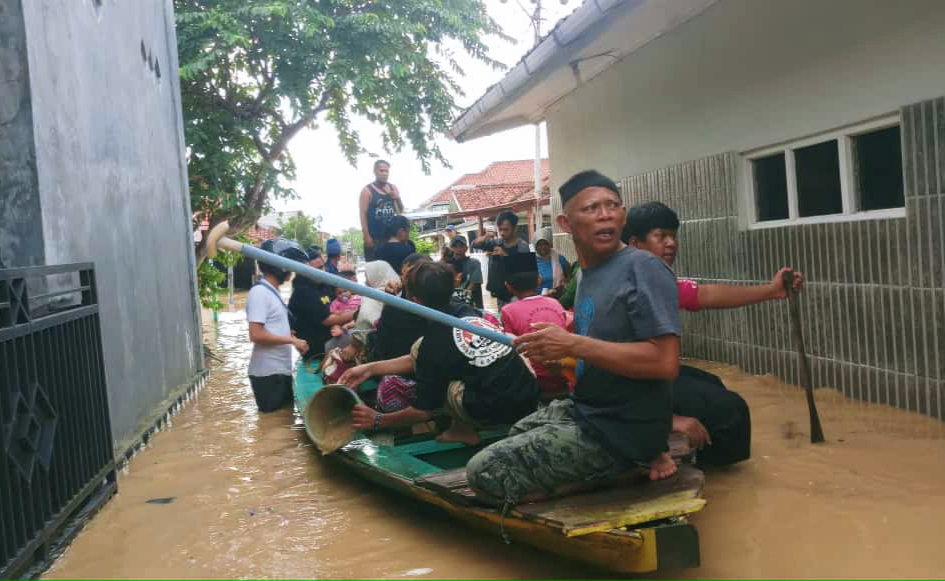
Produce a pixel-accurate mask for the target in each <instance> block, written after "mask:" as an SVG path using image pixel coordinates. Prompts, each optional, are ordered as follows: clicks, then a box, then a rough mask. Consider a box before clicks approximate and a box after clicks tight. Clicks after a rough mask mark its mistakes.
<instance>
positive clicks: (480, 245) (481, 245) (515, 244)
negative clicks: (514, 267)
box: [472, 211, 531, 310]
mask: <svg viewBox="0 0 945 581" xmlns="http://www.w3.org/2000/svg"><path fill="white" fill-rule="evenodd" d="M495 224H496V227H497V228H498V229H499V238H498V239H496V237H495V235H494V234H493V233H492V232H490V231H488V230H487V231H486V232H480V233H479V237H478V238H476V239H475V240H473V242H472V247H473V248H477V249H479V250H484V251H486V252H487V253H488V254H489V278H488V280H487V281H486V290H488V291H489V292H490V293H492V296H494V297H495V299H496V302H497V303H498V305H499V309H500V310H501V309H502V307H504V306H505V305H506V304H507V303H508V302H509V301H511V300H512V293H510V292H509V290H508V289H507V288H505V278H506V277H505V257H507V256H511V255H512V254H517V253H519V252H531V248H529V246H528V242H525V241H524V240H522V239H521V238H519V237H518V232H517V231H516V227H517V226H518V216H516V215H515V214H514V213H512V212H508V211H506V212H502V213H501V214H499V215H498V216H497V217H496V219H495Z"/></svg>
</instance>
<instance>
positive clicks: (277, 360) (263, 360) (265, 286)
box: [246, 280, 292, 377]
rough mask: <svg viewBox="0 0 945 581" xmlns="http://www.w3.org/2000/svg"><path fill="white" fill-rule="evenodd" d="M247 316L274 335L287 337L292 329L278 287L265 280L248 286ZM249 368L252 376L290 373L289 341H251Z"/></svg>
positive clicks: (290, 347)
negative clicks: (271, 342) (283, 343)
mask: <svg viewBox="0 0 945 581" xmlns="http://www.w3.org/2000/svg"><path fill="white" fill-rule="evenodd" d="M246 320H247V321H248V322H250V323H262V324H263V328H264V329H266V330H267V331H269V332H270V333H272V334H273V335H278V336H280V337H288V336H289V335H291V334H292V329H290V328H289V314H288V311H287V309H286V306H285V303H283V302H282V298H281V295H280V294H279V289H277V288H276V287H274V286H272V285H271V284H269V283H268V282H266V281H265V280H263V281H260V282H259V284H257V285H254V286H253V288H251V289H250V290H249V296H247V297H246ZM248 371H249V375H251V376H252V377H266V376H268V375H292V345H257V344H255V343H254V344H253V354H252V355H250V357H249V370H248Z"/></svg>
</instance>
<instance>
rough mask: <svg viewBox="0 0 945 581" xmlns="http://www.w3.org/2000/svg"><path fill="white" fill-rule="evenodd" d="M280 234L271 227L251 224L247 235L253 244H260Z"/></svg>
mask: <svg viewBox="0 0 945 581" xmlns="http://www.w3.org/2000/svg"><path fill="white" fill-rule="evenodd" d="M277 236H278V235H277V234H276V232H275V231H274V230H272V229H271V228H266V227H265V226H260V225H258V224H257V225H256V226H250V227H249V228H247V229H246V237H247V238H249V240H250V242H251V243H252V244H254V245H255V244H258V243H260V242H263V241H264V240H272V239H274V238H276V237H277Z"/></svg>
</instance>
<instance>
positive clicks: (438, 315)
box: [207, 222, 512, 347]
mask: <svg viewBox="0 0 945 581" xmlns="http://www.w3.org/2000/svg"><path fill="white" fill-rule="evenodd" d="M229 229H230V225H229V223H227V222H221V223H219V224H217V225H216V226H214V227H213V229H212V230H210V232H208V233H207V255H208V256H209V257H210V258H213V257H214V256H216V254H217V248H222V249H224V250H229V251H230V252H238V253H240V254H242V255H244V256H247V257H249V258H253V259H255V260H258V261H260V262H265V263H266V264H271V265H272V266H275V267H278V268H282V269H285V270H290V271H292V272H294V273H296V274H298V275H301V276H304V277H305V278H310V279H312V280H314V281H316V282H320V283H324V284H328V285H331V286H333V287H339V288H343V289H346V290H349V291H351V292H354V293H357V294H359V295H361V296H365V297H368V298H372V299H374V300H376V301H378V302H381V303H384V304H385V305H388V306H390V307H393V308H395V309H400V310H402V311H407V312H408V313H413V314H414V315H417V316H418V317H423V318H424V319H428V320H431V321H436V322H437V323H442V324H444V325H446V326H447V327H453V328H455V329H462V330H464V331H468V332H469V333H472V334H473V335H478V336H480V337H484V338H486V339H489V340H490V341H494V342H496V343H500V344H502V345H506V346H509V347H511V346H512V337H511V336H509V335H506V334H505V333H501V332H499V331H495V330H493V329H487V328H485V327H481V326H479V325H475V324H473V323H471V322H469V321H465V320H463V319H460V318H457V317H453V316H451V315H447V314H446V313H443V312H440V311H437V310H434V309H431V308H429V307H425V306H423V305H420V304H417V303H414V302H411V301H408V300H406V299H402V298H400V297H397V296H394V295H392V294H388V293H386V292H384V291H382V290H378V289H375V288H371V287H369V286H365V285H363V284H358V283H356V282H352V281H350V280H348V279H346V278H344V277H341V276H337V275H334V274H330V273H328V272H325V271H323V270H318V269H316V268H312V267H311V266H309V265H308V264H302V263H301V262H296V261H295V260H289V259H288V258H284V257H282V256H279V255H278V254H273V253H272V252H266V251H265V250H262V249H260V248H256V247H255V246H250V245H249V244H243V243H241V242H237V241H236V240H233V239H231V238H227V237H226V236H225V234H226V232H227V230H229Z"/></svg>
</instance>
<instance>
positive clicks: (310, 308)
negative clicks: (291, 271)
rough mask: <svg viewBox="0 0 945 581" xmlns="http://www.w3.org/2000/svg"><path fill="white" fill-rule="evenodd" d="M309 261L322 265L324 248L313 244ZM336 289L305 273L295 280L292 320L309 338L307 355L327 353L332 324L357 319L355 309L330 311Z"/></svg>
mask: <svg viewBox="0 0 945 581" xmlns="http://www.w3.org/2000/svg"><path fill="white" fill-rule="evenodd" d="M308 258H309V264H310V265H311V266H313V267H314V268H320V266H317V265H322V264H324V261H323V259H322V255H321V249H319V248H318V247H312V248H311V249H309V252H308ZM334 298H335V289H334V288H333V287H331V286H328V285H327V284H322V283H318V282H315V281H313V280H311V279H309V278H305V277H304V276H296V277H295V278H294V279H293V280H292V296H291V297H290V298H289V312H290V313H291V315H292V316H291V317H289V321H290V323H291V325H292V330H293V331H294V332H295V336H296V337H298V338H299V339H304V340H306V341H308V345H309V350H308V354H307V358H310V357H317V356H320V355H322V354H324V353H325V343H327V342H328V341H330V340H331V338H332V337H331V327H332V326H333V325H344V324H345V323H348V322H350V321H352V320H353V319H354V313H353V312H350V311H349V312H345V313H335V314H332V313H331V309H330V305H331V301H332V300H334Z"/></svg>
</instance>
